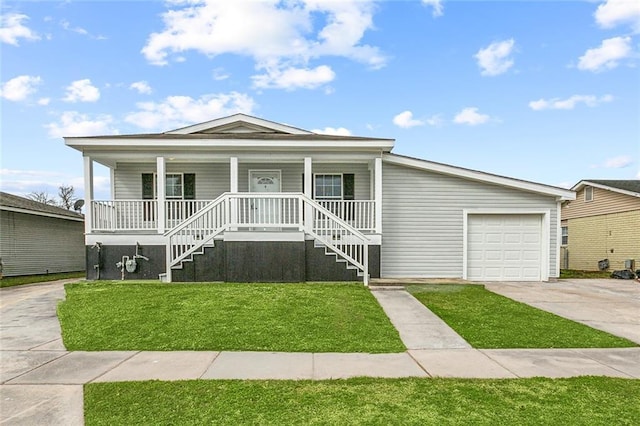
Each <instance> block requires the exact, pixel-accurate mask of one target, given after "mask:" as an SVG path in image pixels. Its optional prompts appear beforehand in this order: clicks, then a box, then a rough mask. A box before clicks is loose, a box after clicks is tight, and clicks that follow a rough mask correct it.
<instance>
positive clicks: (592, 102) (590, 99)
mask: <svg viewBox="0 0 640 426" xmlns="http://www.w3.org/2000/svg"><path fill="white" fill-rule="evenodd" d="M612 100H613V96H611V95H604V96H600V97H599V98H598V97H597V96H593V95H573V96H571V97H569V98H567V99H560V98H552V99H538V100H537V101H531V102H529V108H531V109H532V110H535V111H541V110H544V109H574V108H575V107H576V105H578V104H581V103H582V104H585V105H586V106H589V107H595V106H598V105H599V104H601V103H604V102H611V101H612Z"/></svg>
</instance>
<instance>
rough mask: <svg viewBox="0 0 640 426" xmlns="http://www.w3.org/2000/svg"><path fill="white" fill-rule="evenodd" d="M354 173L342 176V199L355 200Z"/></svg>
mask: <svg viewBox="0 0 640 426" xmlns="http://www.w3.org/2000/svg"><path fill="white" fill-rule="evenodd" d="M354 180H355V179H354V175H353V173H345V174H343V175H342V199H343V200H355V199H356V197H355V185H354Z"/></svg>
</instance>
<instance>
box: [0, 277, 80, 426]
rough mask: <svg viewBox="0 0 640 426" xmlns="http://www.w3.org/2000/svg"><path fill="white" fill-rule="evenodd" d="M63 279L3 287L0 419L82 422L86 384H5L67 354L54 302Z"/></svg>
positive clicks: (60, 296)
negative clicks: (83, 390)
mask: <svg viewBox="0 0 640 426" xmlns="http://www.w3.org/2000/svg"><path fill="white" fill-rule="evenodd" d="M71 281H77V280H61V281H56V282H51V283H46V284H34V285H25V286H19V287H9V288H3V289H0V349H1V350H0V364H1V365H2V368H1V369H0V383H3V384H2V385H0V392H1V394H2V397H1V401H0V424H1V425H5V424H10V425H35V424H51V425H53V424H64V425H81V424H83V423H84V421H83V397H82V385H77V384H49V383H39V384H36V385H5V384H4V383H5V382H6V381H7V380H9V379H11V378H13V377H16V376H18V375H20V374H22V373H24V372H27V371H30V370H32V369H34V368H36V367H38V366H40V365H45V364H48V363H50V362H51V361H53V360H55V359H58V358H60V357H63V356H65V355H67V354H68V352H67V351H66V350H65V348H64V346H63V345H62V339H61V336H60V323H59V322H58V317H57V316H56V305H57V303H58V301H59V300H62V299H64V284H65V283H67V282H71Z"/></svg>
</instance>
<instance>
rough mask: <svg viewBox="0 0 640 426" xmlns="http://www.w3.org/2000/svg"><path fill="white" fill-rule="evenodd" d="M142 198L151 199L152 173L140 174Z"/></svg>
mask: <svg viewBox="0 0 640 426" xmlns="http://www.w3.org/2000/svg"><path fill="white" fill-rule="evenodd" d="M142 199H143V200H153V173H143V174H142Z"/></svg>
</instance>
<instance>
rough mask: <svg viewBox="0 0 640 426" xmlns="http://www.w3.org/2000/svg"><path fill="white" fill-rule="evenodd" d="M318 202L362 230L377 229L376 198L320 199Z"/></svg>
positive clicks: (371, 230) (372, 230)
mask: <svg viewBox="0 0 640 426" xmlns="http://www.w3.org/2000/svg"><path fill="white" fill-rule="evenodd" d="M318 204H320V205H321V206H322V207H324V208H325V209H327V210H329V211H330V212H331V213H333V214H335V215H336V216H338V217H339V218H341V219H342V220H344V221H345V222H347V223H348V224H349V225H351V226H353V227H354V228H356V229H358V230H360V231H370V232H375V230H376V210H375V209H376V202H375V201H374V200H318Z"/></svg>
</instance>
